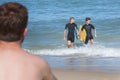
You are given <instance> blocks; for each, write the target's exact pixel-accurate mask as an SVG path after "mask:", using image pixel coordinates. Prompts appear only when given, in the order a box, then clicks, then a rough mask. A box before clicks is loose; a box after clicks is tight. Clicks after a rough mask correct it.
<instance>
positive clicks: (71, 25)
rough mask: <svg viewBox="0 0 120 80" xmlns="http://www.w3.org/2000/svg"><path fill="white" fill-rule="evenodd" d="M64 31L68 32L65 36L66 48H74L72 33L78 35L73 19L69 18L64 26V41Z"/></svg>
mask: <svg viewBox="0 0 120 80" xmlns="http://www.w3.org/2000/svg"><path fill="white" fill-rule="evenodd" d="M66 30H68V34H67V40H68V47H73V46H74V38H75V36H74V33H75V32H77V33H78V27H77V25H76V24H75V19H74V17H71V18H70V22H69V23H68V24H66V26H65V30H64V40H66Z"/></svg>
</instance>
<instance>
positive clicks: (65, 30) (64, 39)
mask: <svg viewBox="0 0 120 80" xmlns="http://www.w3.org/2000/svg"><path fill="white" fill-rule="evenodd" d="M66 29H67V24H66V26H65V29H64V40H66Z"/></svg>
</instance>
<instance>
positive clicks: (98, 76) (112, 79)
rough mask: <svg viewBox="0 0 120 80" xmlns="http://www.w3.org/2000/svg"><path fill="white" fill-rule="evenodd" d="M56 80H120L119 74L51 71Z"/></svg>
mask: <svg viewBox="0 0 120 80" xmlns="http://www.w3.org/2000/svg"><path fill="white" fill-rule="evenodd" d="M52 71H53V73H54V75H55V76H56V77H57V79H58V80H120V73H109V72H106V73H105V72H92V71H88V72H87V71H77V70H63V69H53V70H52Z"/></svg>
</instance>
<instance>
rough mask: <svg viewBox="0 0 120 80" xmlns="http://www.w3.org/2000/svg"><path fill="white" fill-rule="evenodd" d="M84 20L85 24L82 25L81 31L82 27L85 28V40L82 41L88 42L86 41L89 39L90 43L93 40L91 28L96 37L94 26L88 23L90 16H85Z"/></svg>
mask: <svg viewBox="0 0 120 80" xmlns="http://www.w3.org/2000/svg"><path fill="white" fill-rule="evenodd" d="M85 21H86V24H85V25H83V27H82V29H81V31H83V29H85V30H86V40H85V42H84V43H85V44H88V42H89V40H90V43H91V44H93V43H94V40H93V39H94V38H93V35H92V29H93V30H94V37H97V36H96V29H95V27H94V26H93V25H92V24H90V22H91V18H89V17H87V18H86V19H85ZM81 35H82V33H81V32H80V36H81Z"/></svg>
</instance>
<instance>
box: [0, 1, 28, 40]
mask: <svg viewBox="0 0 120 80" xmlns="http://www.w3.org/2000/svg"><path fill="white" fill-rule="evenodd" d="M27 22H28V11H27V8H26V7H25V6H23V5H21V4H20V3H15V2H8V3H5V4H3V5H0V40H1V41H7V42H13V41H19V40H21V38H23V32H24V30H25V28H26V27H27Z"/></svg>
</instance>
